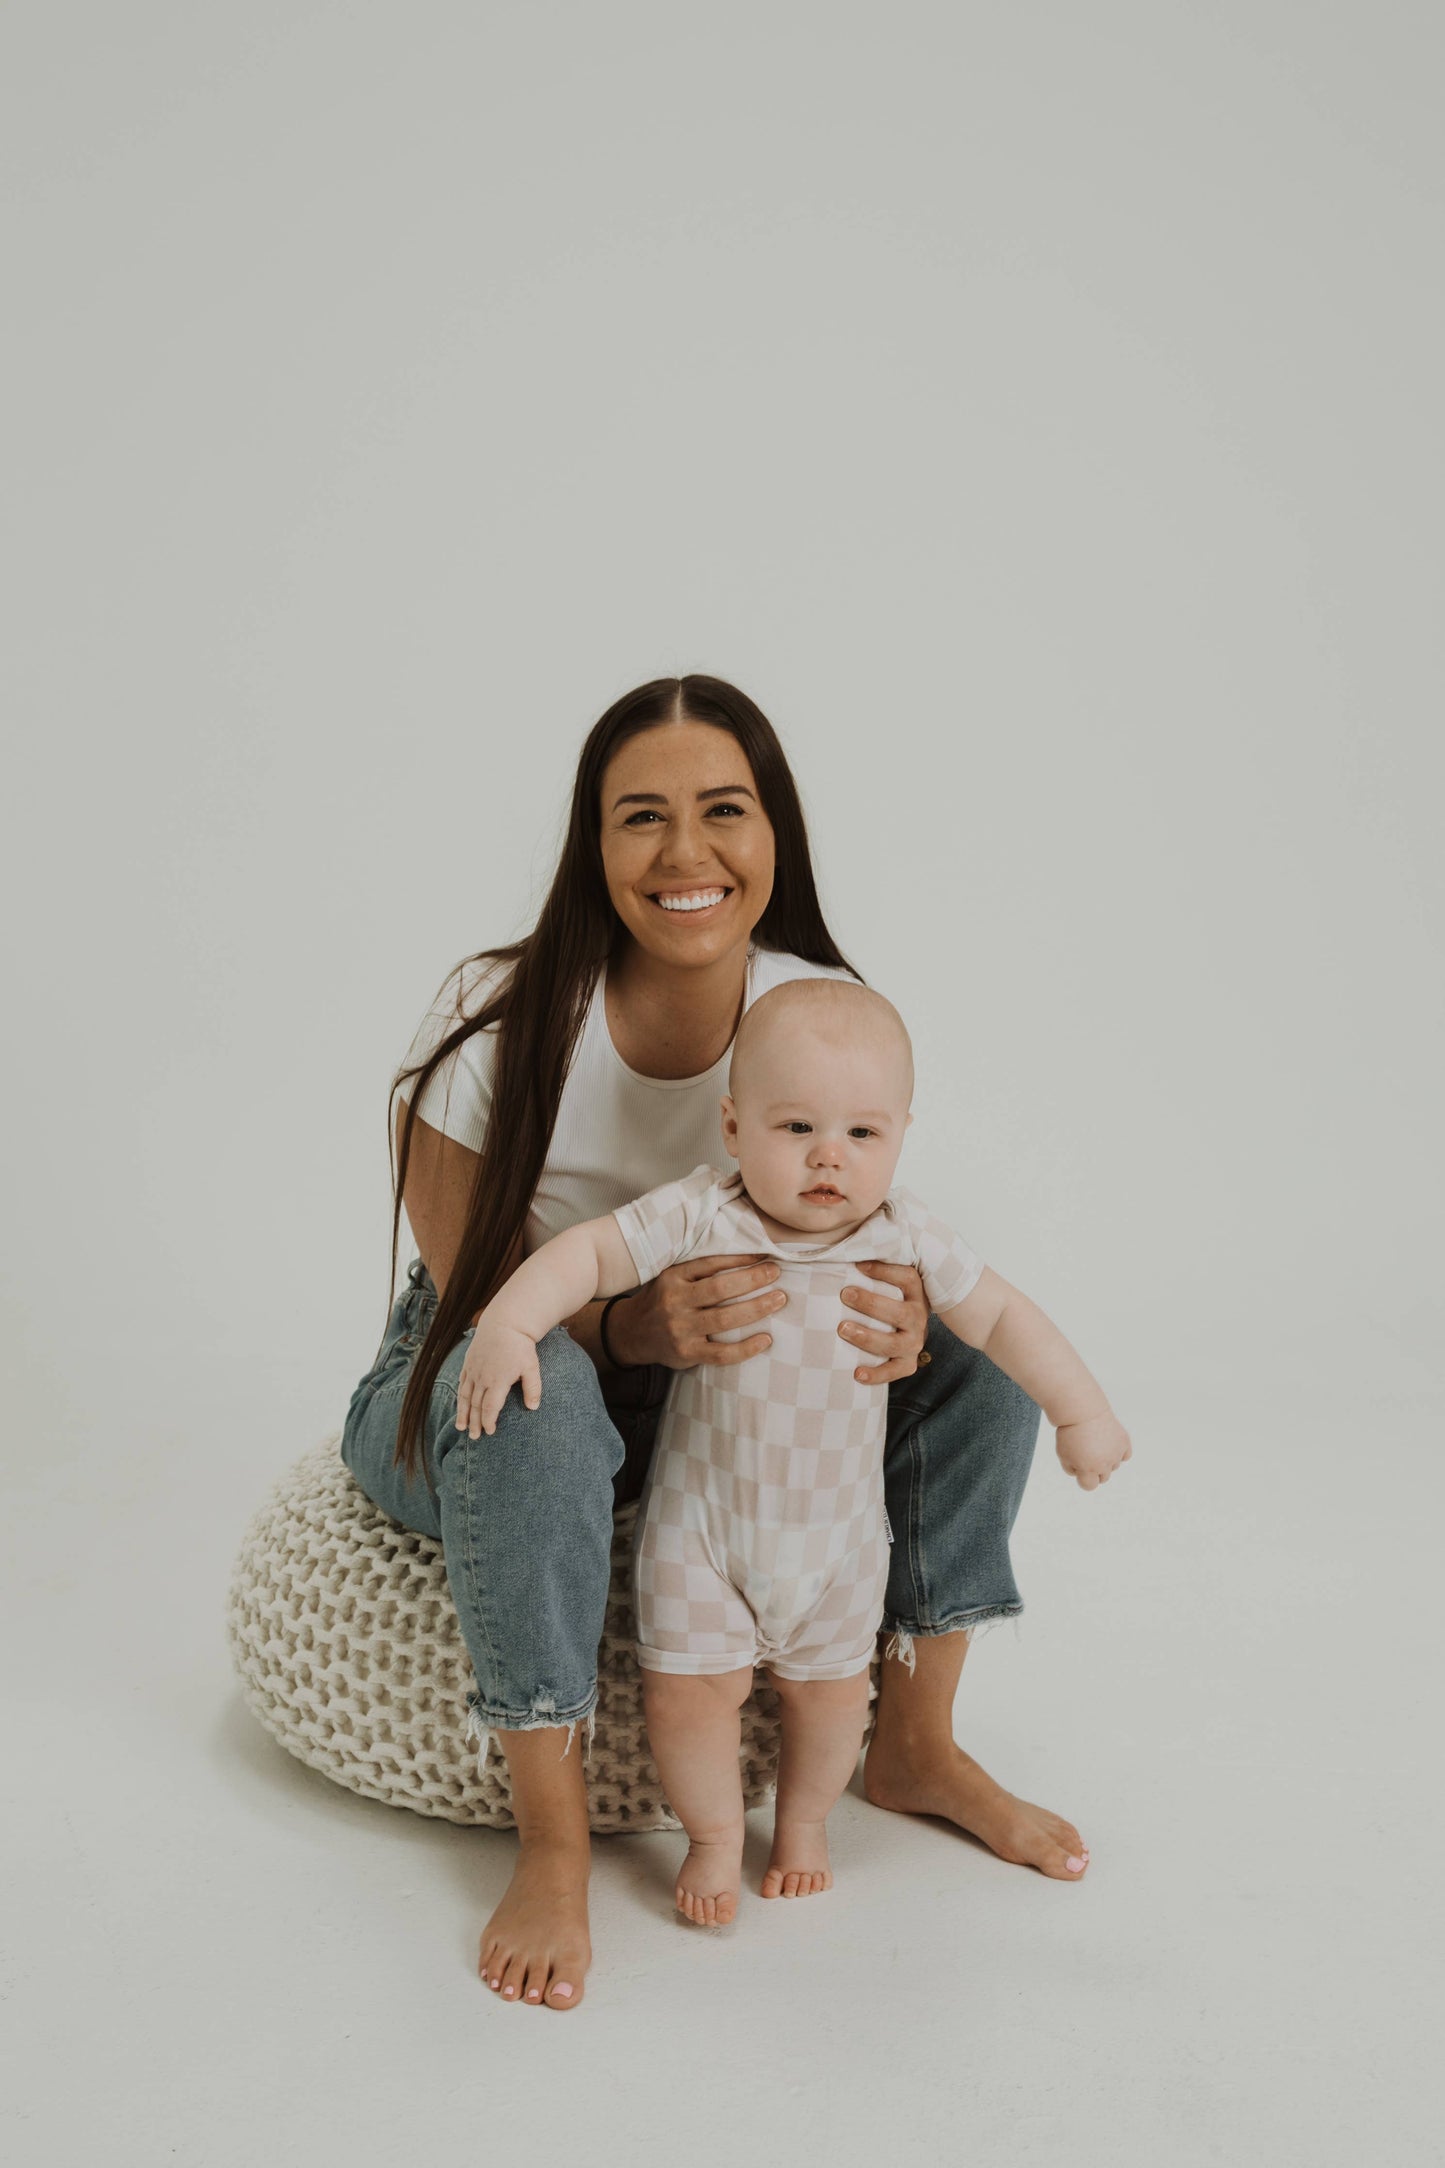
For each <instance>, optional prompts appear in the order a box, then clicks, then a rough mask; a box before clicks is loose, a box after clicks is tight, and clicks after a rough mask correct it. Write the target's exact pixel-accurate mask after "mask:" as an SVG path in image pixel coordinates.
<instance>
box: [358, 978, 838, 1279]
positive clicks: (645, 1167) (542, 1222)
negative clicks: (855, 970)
mask: <svg viewBox="0 0 1445 2168" xmlns="http://www.w3.org/2000/svg"><path fill="white" fill-rule="evenodd" d="M509 968H510V967H509V966H508V965H506V964H498V963H497V962H496V960H495V959H494V958H492V957H482V958H481V959H479V960H478V961H476V962H468V963H463V964H459V965H458V966H457V968H456V970H455V971H453V972H452V973H451V974H450V976H449V977H448V979H447V981H446V983H445V985H444V986H443V987H442V989H441V991H440V993H439V994H438V995H437V998H436V1000H435V1001H434V1002H433V1004H432V1006H431V1008H430V1010H429V1011H428V1012H427V1014H426V1016H425V1017H424V1018H423V1019H422V1022H421V1024H420V1026H419V1027H418V1029H417V1032H416V1035H415V1037H414V1038H413V1040H412V1042H411V1046H410V1047H409V1049H408V1050H407V1055H406V1061H405V1064H404V1066H405V1067H407V1068H411V1067H413V1066H414V1065H415V1064H416V1063H417V1062H419V1061H422V1060H424V1059H425V1058H426V1056H427V1055H428V1054H429V1053H430V1052H431V1051H432V1049H433V1048H434V1047H435V1046H436V1045H437V1044H438V1043H439V1042H440V1041H441V1040H442V1039H443V1038H445V1037H446V1034H447V1033H448V1031H450V1030H451V1029H453V1027H454V1026H455V1025H456V1024H457V1022H458V1021H459V1019H460V1018H461V1017H463V1016H475V1015H476V1013H477V1011H478V1009H479V1008H480V1007H481V1006H482V1003H483V1001H484V999H485V998H486V995H487V993H488V991H489V990H490V988H491V987H492V986H493V985H495V984H497V983H498V982H499V979H500V977H501V976H502V975H504V974H505V973H506V971H507V970H508V969H509ZM606 978H607V970H606V966H605V965H604V966H603V968H602V969H601V970H600V971H599V972H598V974H597V982H596V984H595V986H594V987H593V989H592V999H591V1001H590V1002H589V1004H588V1008H587V1017H586V1021H585V1023H584V1024H583V1027H582V1030H581V1032H580V1033H579V1035H578V1040H577V1045H576V1048H575V1049H574V1052H573V1056H572V1066H571V1068H570V1069H569V1071H568V1073H567V1080H566V1083H565V1084H564V1085H563V1087H562V1101H561V1105H560V1106H559V1108H558V1110H557V1122H556V1127H555V1128H554V1129H553V1132H552V1141H551V1143H550V1145H549V1146H548V1148H547V1157H546V1161H545V1163H544V1165H543V1168H542V1173H541V1176H540V1178H539V1180H538V1183H537V1190H536V1195H535V1196H534V1197H533V1199H532V1208H531V1210H530V1212H529V1213H528V1215H527V1224H526V1228H525V1230H524V1232H523V1236H522V1247H523V1251H524V1254H525V1255H527V1256H529V1257H530V1255H531V1254H532V1252H533V1250H535V1249H537V1248H539V1247H540V1246H541V1244H542V1243H544V1242H549V1241H551V1239H552V1237H553V1236H554V1235H559V1234H561V1233H562V1232H563V1230H564V1229H565V1228H568V1227H575V1226H576V1225H577V1223H578V1221H579V1220H588V1219H600V1218H601V1217H602V1216H603V1214H604V1213H607V1212H615V1211H616V1209H617V1207H618V1206H619V1205H622V1204H626V1203H628V1202H629V1201H630V1200H631V1199H632V1198H634V1197H641V1196H643V1195H644V1194H645V1193H646V1192H647V1191H648V1190H650V1189H657V1188H658V1187H659V1186H660V1185H661V1184H662V1183H664V1182H673V1181H680V1180H681V1178H682V1177H683V1176H684V1175H685V1174H688V1173H689V1172H690V1171H691V1170H692V1169H693V1168H694V1167H697V1166H700V1165H701V1164H702V1163H703V1162H704V1161H706V1162H708V1163H709V1164H710V1165H713V1166H717V1167H722V1168H725V1167H727V1166H728V1165H729V1164H730V1161H729V1158H728V1154H727V1148H726V1146H725V1145H724V1143H723V1141H722V1100H723V1096H724V1094H725V1093H726V1091H727V1088H728V1063H729V1062H730V1061H731V1059H732V1047H731V1046H729V1047H728V1048H727V1050H726V1051H725V1052H724V1053H723V1054H721V1055H720V1056H719V1057H718V1059H717V1060H716V1061H715V1062H714V1063H713V1065H712V1067H711V1068H710V1069H708V1070H705V1071H704V1072H703V1074H702V1075H701V1076H684V1077H650V1076H639V1075H638V1073H637V1071H636V1070H635V1069H629V1068H628V1066H627V1064H626V1063H625V1062H624V1061H623V1059H622V1057H621V1055H620V1054H619V1053H618V1051H617V1049H616V1047H615V1046H614V1045H613V1044H612V1034H611V1032H610V1031H609V1030H608V1028H607V1011H606V1008H605V1006H604V1000H603V996H604V991H605V986H606ZM790 979H850V980H852V974H851V972H847V971H843V970H840V969H838V968H837V967H836V966H834V965H830V964H814V963H809V962H808V961H807V960H806V958H804V957H802V956H793V955H788V954H783V953H780V952H779V951H778V950H775V949H761V948H754V949H753V950H752V951H751V952H750V954H749V956H748V968H747V985H746V990H745V992H744V996H743V1007H744V1009H745V1010H746V1009H750V1008H751V1007H752V1005H753V1003H754V1002H755V1001H756V1000H758V999H759V998H760V996H761V995H763V994H765V993H767V992H769V991H770V989H771V988H772V987H774V986H782V985H784V984H786V982H787V981H788V980H790ZM852 982H853V983H854V984H856V983H857V982H856V980H853V981H852ZM494 1052H495V1029H493V1030H488V1031H477V1032H473V1034H472V1036H471V1038H469V1039H467V1040H465V1041H464V1042H463V1044H462V1045H461V1046H460V1047H458V1048H457V1050H456V1052H455V1053H454V1054H453V1055H452V1056H451V1057H450V1058H449V1060H447V1061H445V1062H443V1064H442V1066H441V1067H440V1068H439V1069H438V1070H437V1071H436V1073H435V1075H434V1076H433V1077H432V1078H431V1080H430V1082H429V1083H428V1085H427V1088H426V1090H425V1092H424V1093H423V1094H422V1097H421V1099H420V1101H419V1102H418V1105H417V1112H418V1114H419V1115H420V1116H421V1119H422V1120H423V1121H424V1122H426V1123H428V1124H429V1125H430V1127H431V1128H433V1129H439V1130H440V1131H441V1132H442V1134H443V1135H444V1136H448V1137H452V1138H454V1139H455V1140H456V1142H457V1143H458V1144H464V1145H466V1146H467V1148H468V1149H469V1150H470V1151H473V1152H480V1150H481V1149H482V1144H483V1141H484V1139H485V1137H486V1133H487V1120H488V1116H489V1113H490V1110H491V1104H492V1063H493V1057H494ZM401 1094H402V1097H403V1098H405V1099H407V1100H410V1097H411V1085H410V1084H409V1083H408V1084H404V1085H403V1086H402V1087H401Z"/></svg>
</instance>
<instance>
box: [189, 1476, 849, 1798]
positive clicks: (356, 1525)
mask: <svg viewBox="0 0 1445 2168" xmlns="http://www.w3.org/2000/svg"><path fill="white" fill-rule="evenodd" d="M339 1443H340V1440H339V1437H332V1438H328V1439H326V1440H325V1441H324V1443H322V1444H321V1445H318V1446H316V1447H315V1448H314V1449H313V1450H311V1451H310V1452H308V1453H306V1454H304V1455H303V1456H302V1458H301V1459H300V1460H299V1461H298V1462H297V1463H296V1465H295V1467H294V1468H292V1469H291V1470H290V1471H289V1473H288V1474H286V1475H285V1476H283V1477H282V1479H281V1481H280V1482H279V1483H278V1484H277V1485H276V1488H275V1489H274V1491H273V1492H272V1494H271V1496H270V1498H269V1499H268V1500H267V1502H266V1504H265V1505H264V1506H262V1508H261V1510H260V1511H259V1512H258V1513H257V1514H256V1515H255V1517H254V1519H253V1520H252V1521H251V1524H250V1526H249V1527H248V1529H247V1530H246V1535H245V1539H244V1541H243V1542H242V1545H241V1550H240V1555H239V1556H238V1558H237V1560H236V1566H235V1571H234V1573H233V1575H232V1580H231V1588H230V1600H229V1606H228V1613H227V1625H228V1629H229V1633H230V1641H231V1651H232V1655H233V1657H234V1659H235V1663H236V1669H237V1671H238V1672H239V1674H240V1678H241V1685H242V1690H243V1692H244V1694H245V1697H246V1700H247V1702H248V1703H249V1705H250V1707H251V1708H252V1709H253V1710H254V1711H255V1713H256V1715H257V1716H258V1717H259V1718H260V1720H261V1722H262V1723H263V1724H264V1725H265V1726H266V1729H267V1730H268V1731H270V1732H271V1733H273V1734H274V1736H275V1737H276V1738H277V1739H279V1741H280V1742H281V1744H282V1746H284V1747H285V1748H286V1750H287V1752H288V1753H291V1754H294V1755H295V1756H296V1757H297V1759H298V1760H300V1761H304V1762H307V1763H309V1765H310V1766H311V1767H312V1768H313V1769H319V1770H321V1771H322V1772H323V1773H324V1774H325V1775H326V1776H329V1777H331V1778H333V1779H334V1780H335V1781H336V1783H338V1784H343V1785H345V1786H346V1788H347V1789H348V1790H349V1791H353V1792H360V1793H361V1794H362V1795H363V1796H364V1797H365V1798H367V1799H380V1800H383V1801H384V1802H385V1803H386V1804H387V1805H388V1806H394V1807H411V1808H413V1809H414V1810H415V1811H416V1812H417V1813H418V1814H434V1815H438V1816H440V1817H441V1818H442V1819H443V1820H444V1821H448V1822H470V1823H474V1824H476V1825H478V1826H479V1827H482V1828H486V1829H511V1828H513V1827H514V1826H515V1825H514V1823H513V1819H512V1802H511V1789H510V1785H509V1783H508V1779H507V1765H506V1762H505V1759H504V1758H503V1755H502V1752H501V1749H500V1747H499V1745H498V1743H497V1741H496V1739H495V1738H494V1739H492V1740H491V1741H490V1743H489V1746H488V1749H487V1752H486V1755H485V1758H484V1759H483V1758H480V1757H479V1755H478V1751H477V1745H476V1742H475V1740H473V1739H470V1738H469V1737H468V1735H467V1700H468V1696H469V1694H470V1693H471V1692H472V1691H473V1689H474V1687H475V1684H476V1680H475V1675H474V1673H473V1671H472V1665H471V1659H470V1658H469V1656H468V1655H467V1651H466V1646H465V1644H464V1642H463V1640H462V1636H461V1628H460V1625H459V1624H458V1621H457V1614H456V1609H455V1606H454V1605H453V1603H452V1597H451V1590H450V1588H449V1587H448V1585H447V1577H446V1567H445V1564H444V1563H443V1559H442V1547H441V1545H440V1544H439V1543H437V1542H435V1541H434V1540H433V1539H432V1538H431V1537H430V1536H422V1535H417V1534H416V1533H415V1532H414V1531H412V1530H411V1529H407V1528H403V1527H401V1526H400V1525H399V1523H397V1522H396V1521H393V1520H392V1519H390V1517H389V1516H388V1515H387V1514H385V1513H383V1512H382V1511H381V1509H380V1508H379V1507H378V1506H375V1505H373V1504H372V1502H371V1500H370V1499H369V1498H368V1497H367V1496H366V1494H365V1492H364V1491H362V1490H361V1488H360V1487H359V1485H358V1484H357V1482H356V1480H355V1478H354V1477H353V1475H352V1473H351V1471H350V1469H349V1468H348V1467H347V1466H346V1464H345V1462H344V1461H343V1460H342V1458H341V1455H340V1452H339V1450H338V1446H339ZM636 1513H637V1508H636V1507H635V1506H628V1507H626V1508H624V1510H623V1511H622V1512H620V1513H619V1514H618V1515H617V1516H616V1520H615V1523H614V1530H613V1544H612V1587H611V1592H610V1594H609V1597H608V1602H607V1616H606V1621H605V1624H604V1626H603V1630H602V1645H601V1649H600V1651H599V1654H598V1697H597V1710H596V1728H595V1733H594V1737H593V1739H592V1742H591V1751H590V1756H589V1757H588V1760H587V1763H586V1778H587V1798H588V1806H589V1811H590V1815H591V1821H592V1827H593V1829H594V1830H597V1831H616V1830H643V1829H676V1828H677V1827H678V1826H679V1825H678V1821H677V1817H676V1816H675V1815H674V1814H673V1812H672V1809H671V1808H670V1807H669V1805H668V1803H667V1801H666V1799H665V1798H664V1796H663V1791H662V1785H661V1782H660V1780H659V1778H658V1774H657V1768H656V1765H655V1764H654V1762H653V1759H652V1756H651V1754H650V1753H649V1751H648V1746H647V1733H646V1730H645V1729H644V1726H643V1719H642V1678H641V1674H640V1672H639V1671H638V1668H637V1662H636V1658H635V1657H634V1655H633V1623H632V1599H631V1589H630V1579H631V1555H632V1529H633V1522H634V1520H635V1518H636ZM877 1690H878V1660H877V1658H876V1657H875V1658H874V1662H873V1672H872V1677H871V1679H870V1683H869V1696H870V1700H871V1699H872V1698H874V1697H875V1696H876V1694H877ZM777 1709H778V1697H777V1695H776V1693H775V1692H774V1691H773V1689H772V1688H771V1687H769V1686H766V1685H763V1684H761V1683H760V1684H758V1685H756V1686H755V1687H754V1689H753V1692H752V1694H751V1695H750V1697H749V1699H748V1700H747V1702H746V1703H745V1704H744V1706H743V1712H742V1754H741V1761H742V1777H743V1797H744V1800H745V1802H746V1804H747V1805H748V1806H750V1807H756V1806H761V1805H763V1804H764V1803H765V1802H766V1801H768V1800H769V1799H771V1797H772V1795H773V1791H774V1786H775V1783H776V1778H777V1761H778V1719H777ZM585 1733H586V1726H585V1725H582V1724H579V1725H578V1727H577V1734H576V1738H575V1740H574V1742H573V1747H572V1751H574V1752H578V1751H584V1750H585V1747H586V1739H585Z"/></svg>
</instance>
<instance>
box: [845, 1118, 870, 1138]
mask: <svg viewBox="0 0 1445 2168" xmlns="http://www.w3.org/2000/svg"><path fill="white" fill-rule="evenodd" d="M848 1134H849V1136H850V1137H871V1136H874V1135H875V1134H876V1132H875V1131H874V1130H872V1129H865V1128H864V1126H863V1124H862V1123H861V1122H858V1123H857V1124H855V1126H854V1127H853V1128H852V1129H850V1130H849V1132H848Z"/></svg>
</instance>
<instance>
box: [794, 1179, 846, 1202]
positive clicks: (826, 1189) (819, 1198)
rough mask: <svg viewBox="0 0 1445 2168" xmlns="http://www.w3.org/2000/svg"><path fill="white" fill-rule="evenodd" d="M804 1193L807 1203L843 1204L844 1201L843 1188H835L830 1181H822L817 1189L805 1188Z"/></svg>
mask: <svg viewBox="0 0 1445 2168" xmlns="http://www.w3.org/2000/svg"><path fill="white" fill-rule="evenodd" d="M802 1195H803V1200H804V1202H805V1203H807V1204H841V1203H842V1202H843V1192H842V1190H841V1189H834V1188H833V1186H832V1184H831V1183H829V1182H822V1183H820V1184H819V1186H818V1187H817V1188H816V1189H805V1190H804V1191H803V1192H802Z"/></svg>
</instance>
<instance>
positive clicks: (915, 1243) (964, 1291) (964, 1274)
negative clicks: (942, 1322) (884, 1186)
mask: <svg viewBox="0 0 1445 2168" xmlns="http://www.w3.org/2000/svg"><path fill="white" fill-rule="evenodd" d="M889 1202H890V1204H891V1205H892V1207H893V1210H894V1214H895V1217H896V1218H897V1221H898V1224H899V1226H900V1227H901V1228H902V1229H903V1231H904V1233H905V1235H906V1237H907V1239H908V1244H909V1248H910V1249H911V1251H912V1254H913V1262H914V1264H915V1265H917V1267H918V1270H919V1272H920V1273H921V1274H922V1277H923V1292H924V1294H925V1295H927V1297H928V1306H929V1308H930V1309H931V1310H951V1309H952V1308H953V1305H954V1304H955V1303H956V1302H962V1301H963V1299H964V1297H965V1296H966V1295H971V1294H972V1293H973V1290H974V1289H975V1287H977V1285H978V1283H979V1281H980V1280H981V1279H982V1278H983V1259H982V1258H981V1257H980V1256H978V1254H977V1253H976V1252H975V1251H973V1250H971V1249H970V1248H969V1246H968V1244H967V1243H966V1242H965V1241H964V1239H963V1237H962V1235H960V1234H956V1233H955V1232H954V1230H953V1228H951V1227H950V1226H948V1224H947V1223H946V1222H945V1221H944V1220H941V1219H939V1218H938V1216H937V1214H936V1213H933V1212H930V1211H929V1209H928V1207H927V1205H926V1204H925V1203H924V1202H923V1199H922V1198H921V1197H918V1196H915V1194H914V1192H913V1191H912V1190H911V1189H903V1188H898V1189H894V1190H891V1191H890V1192H889Z"/></svg>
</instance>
